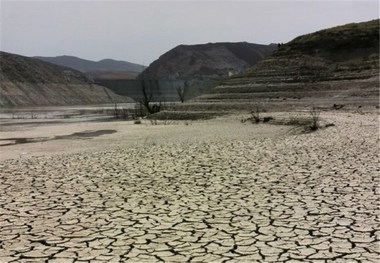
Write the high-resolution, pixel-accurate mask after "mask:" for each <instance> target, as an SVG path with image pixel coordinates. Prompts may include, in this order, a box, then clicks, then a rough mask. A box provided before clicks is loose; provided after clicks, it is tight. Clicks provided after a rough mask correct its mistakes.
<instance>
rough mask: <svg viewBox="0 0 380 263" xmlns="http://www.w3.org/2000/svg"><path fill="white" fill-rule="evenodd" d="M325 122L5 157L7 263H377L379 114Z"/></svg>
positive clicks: (2, 236)
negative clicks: (300, 129) (296, 128)
mask: <svg viewBox="0 0 380 263" xmlns="http://www.w3.org/2000/svg"><path fill="white" fill-rule="evenodd" d="M323 117H324V118H325V119H326V120H327V121H328V122H333V123H335V125H336V126H334V127H329V128H325V129H323V130H319V131H317V132H314V133H310V134H299V133H294V132H283V133H279V134H278V135H277V136H260V137H256V138H254V137H253V138H252V139H249V138H248V137H244V138H242V139H239V138H236V136H235V137H234V136H224V137H223V136H221V137H218V136H220V133H218V132H215V134H218V136H216V137H218V138H214V139H213V140H199V141H198V140H194V139H189V140H184V139H182V140H179V141H177V142H176V141H172V142H170V143H169V142H165V141H160V140H158V139H157V142H152V141H148V142H146V143H144V144H141V145H135V146H134V147H119V148H115V149H108V150H104V151H95V152H87V153H84V152H79V153H70V154H65V155H55V156H50V157H47V156H45V157H31V158H27V159H22V158H21V159H10V160H4V161H2V162H1V163H0V262H379V255H380V249H379V247H380V241H379V238H380V218H379V216H380V215H379V204H380V199H379V194H380V193H379V192H380V189H379V165H378V163H379V162H378V161H379V152H378V145H379V134H378V132H379V130H378V115H357V114H325V115H324V116H323ZM196 125H197V124H194V125H193V127H194V126H196ZM234 125H235V124H234ZM239 125H243V124H240V123H238V122H237V124H236V125H235V126H236V127H237V128H236V129H238V126H239ZM249 125H250V124H249ZM227 126H228V125H227ZM227 126H226V127H227ZM199 127H201V126H199ZM221 127H223V125H222V126H221ZM228 127H229V128H228V129H230V131H232V132H233V127H230V126H228ZM246 127H249V129H252V131H253V132H254V131H255V129H259V130H260V129H263V128H265V129H268V131H269V130H270V129H271V128H272V127H274V126H271V125H259V126H257V127H256V126H253V125H252V126H246ZM173 129H174V130H176V129H177V128H176V127H174V128H173ZM189 129H191V128H190V126H189ZM273 129H275V128H273ZM208 131H209V132H210V130H208ZM205 132H206V131H205ZM269 133H270V132H268V134H269ZM201 134H202V133H201V132H200V133H199V134H197V135H196V136H198V137H199V138H200V137H201V136H202V135H201ZM185 135H186V136H190V135H189V134H185ZM185 135H184V136H185ZM212 135H213V133H211V136H212ZM105 136H108V135H105ZM110 136H111V135H110ZM207 136H210V133H209V134H208V135H207ZM179 137H180V136H179ZM7 147H12V146H7Z"/></svg>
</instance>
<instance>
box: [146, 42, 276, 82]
mask: <svg viewBox="0 0 380 263" xmlns="http://www.w3.org/2000/svg"><path fill="white" fill-rule="evenodd" d="M276 47H277V45H274V44H272V45H259V44H251V43H247V42H239V43H227V42H226V43H208V44H199V45H179V46H177V47H175V48H173V49H171V50H170V51H168V52H166V53H165V54H163V55H162V56H160V57H159V58H158V59H157V60H156V61H154V62H153V63H152V64H150V65H149V67H148V68H147V69H146V70H145V74H146V76H147V77H154V78H170V77H177V78H178V77H182V78H183V77H192V78H193V77H218V78H219V77H227V76H229V75H231V74H236V73H239V72H241V71H242V70H244V69H246V68H248V67H250V66H252V65H254V64H255V63H257V62H258V61H260V60H262V59H263V58H264V57H265V56H267V55H268V54H270V53H271V52H272V51H273V50H275V49H276Z"/></svg>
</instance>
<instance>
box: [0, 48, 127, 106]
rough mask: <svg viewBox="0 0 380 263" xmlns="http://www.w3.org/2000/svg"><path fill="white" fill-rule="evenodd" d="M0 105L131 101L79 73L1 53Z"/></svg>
mask: <svg viewBox="0 0 380 263" xmlns="http://www.w3.org/2000/svg"><path fill="white" fill-rule="evenodd" d="M0 84H1V85H0V106H2V107H7V106H42V105H79V104H97V103H112V102H128V101H132V100H131V99H130V98H128V97H123V96H119V95H116V94H114V93H113V92H112V91H110V90H108V89H107V88H105V87H102V86H99V85H95V84H93V83H92V81H90V80H89V79H88V78H87V77H86V76H84V75H83V74H82V73H80V72H78V71H75V70H73V69H70V68H64V67H60V66H56V65H53V64H50V63H47V62H43V61H40V60H37V59H33V58H28V57H24V56H19V55H14V54H9V53H6V52H0Z"/></svg>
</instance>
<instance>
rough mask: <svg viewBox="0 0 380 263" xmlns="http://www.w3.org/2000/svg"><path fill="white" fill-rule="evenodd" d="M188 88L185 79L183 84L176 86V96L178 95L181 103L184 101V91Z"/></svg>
mask: <svg viewBox="0 0 380 263" xmlns="http://www.w3.org/2000/svg"><path fill="white" fill-rule="evenodd" d="M187 88H188V82H187V80H186V81H185V83H184V85H178V86H177V87H176V91H177V94H178V97H179V100H180V101H181V103H183V102H184V101H185V92H186V90H187Z"/></svg>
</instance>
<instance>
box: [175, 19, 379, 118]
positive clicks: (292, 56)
mask: <svg viewBox="0 0 380 263" xmlns="http://www.w3.org/2000/svg"><path fill="white" fill-rule="evenodd" d="M378 103H379V20H372V21H368V22H362V23H352V24H347V25H343V26H337V27H333V28H330V29H325V30H320V31H318V32H315V33H311V34H307V35H303V36H300V37H297V38H295V39H294V40H292V41H290V42H289V43H286V44H283V45H281V46H280V47H279V49H278V50H276V51H275V52H273V54H272V55H271V56H269V57H267V58H266V59H264V60H262V61H260V62H258V63H257V64H256V65H254V66H252V67H250V68H249V69H247V70H246V71H245V72H243V73H242V74H239V75H236V76H233V77H232V78H230V79H228V80H226V81H224V82H222V83H221V84H220V85H218V86H216V87H215V88H213V89H212V90H211V91H210V92H209V93H208V94H205V95H202V96H200V97H198V98H196V99H195V100H193V101H191V102H189V103H185V104H183V105H179V106H177V107H176V111H177V113H178V112H181V111H199V112H201V111H213V112H221V111H226V112H228V111H234V110H250V109H252V108H254V107H256V105H261V107H263V108H265V109H267V110H271V109H272V110H277V109H281V110H292V109H302V108H308V107H311V106H316V107H325V108H333V107H336V105H340V106H339V107H341V106H344V105H345V106H350V107H361V106H362V105H363V106H371V107H374V106H376V107H378ZM346 108H347V107H346ZM202 114H203V115H204V113H202Z"/></svg>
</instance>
